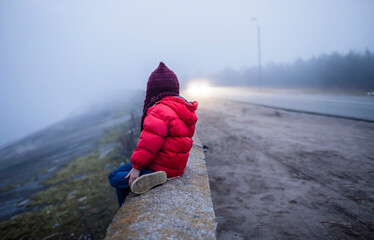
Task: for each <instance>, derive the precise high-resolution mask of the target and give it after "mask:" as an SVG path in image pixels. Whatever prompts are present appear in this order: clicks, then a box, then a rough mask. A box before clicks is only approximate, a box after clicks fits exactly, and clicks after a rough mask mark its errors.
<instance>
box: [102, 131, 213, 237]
mask: <svg viewBox="0 0 374 240" xmlns="http://www.w3.org/2000/svg"><path fill="white" fill-rule="evenodd" d="M216 226H217V224H216V220H215V215H214V210H213V204H212V199H211V196H210V188H209V181H208V174H207V169H206V163H205V157H204V151H203V146H202V145H201V143H200V141H199V139H198V138H197V137H194V145H193V147H192V149H191V151H190V157H189V159H188V163H187V167H186V171H185V172H184V174H183V176H181V177H180V178H177V179H173V180H170V181H167V182H166V183H165V184H163V185H161V186H158V187H155V188H153V189H152V190H150V191H149V192H147V193H145V194H142V195H135V194H130V195H129V196H128V197H127V199H126V201H125V203H124V204H123V205H122V207H121V208H120V210H119V211H118V212H117V214H116V215H115V217H114V218H113V221H112V223H111V224H110V226H109V228H108V229H107V233H106V237H105V239H106V240H111V239H216Z"/></svg>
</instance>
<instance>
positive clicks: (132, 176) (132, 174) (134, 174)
mask: <svg viewBox="0 0 374 240" xmlns="http://www.w3.org/2000/svg"><path fill="white" fill-rule="evenodd" d="M139 174H140V171H139V170H138V169H136V168H132V169H131V171H130V172H129V174H127V176H126V177H125V178H129V186H131V184H132V182H133V181H135V179H137V178H138V177H139Z"/></svg>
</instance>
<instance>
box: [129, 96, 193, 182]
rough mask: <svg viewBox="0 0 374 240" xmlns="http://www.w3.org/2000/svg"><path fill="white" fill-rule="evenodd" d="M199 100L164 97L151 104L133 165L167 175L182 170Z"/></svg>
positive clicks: (181, 171)
mask: <svg viewBox="0 0 374 240" xmlns="http://www.w3.org/2000/svg"><path fill="white" fill-rule="evenodd" d="M196 109H197V102H192V103H189V102H187V101H186V100H185V99H183V98H181V97H164V98H163V99H161V101H159V102H157V103H156V104H155V105H153V106H152V107H150V108H149V109H148V111H147V115H146V117H145V119H144V123H143V131H142V132H141V134H140V140H139V142H138V145H137V146H136V149H135V151H134V153H133V154H132V156H131V163H132V166H133V167H134V168H136V169H138V170H141V169H142V168H145V167H146V168H148V169H150V170H153V171H165V172H166V174H167V176H168V177H176V176H180V175H182V174H183V172H184V169H185V168H186V164H187V160H188V156H189V151H190V150H191V148H192V136H193V135H194V132H195V124H196V121H197V116H196V113H195V111H196Z"/></svg>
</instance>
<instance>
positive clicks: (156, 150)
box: [108, 62, 198, 207]
mask: <svg viewBox="0 0 374 240" xmlns="http://www.w3.org/2000/svg"><path fill="white" fill-rule="evenodd" d="M197 105H198V104H197V102H189V101H187V100H186V99H184V98H183V97H181V96H179V82H178V78H177V76H176V75H175V73H174V72H173V71H171V70H170V69H169V68H168V67H166V65H165V64H164V63H163V62H161V63H160V65H159V66H158V68H157V69H156V70H155V71H153V72H152V74H151V76H150V77H149V79H148V83H147V92H146V96H145V100H144V107H143V116H142V118H141V133H140V140H139V142H138V144H137V146H136V149H135V150H134V152H133V154H132V156H131V159H130V163H129V164H127V165H124V166H122V167H120V168H118V169H116V170H114V171H113V172H112V173H111V174H110V175H109V176H108V179H109V182H110V184H111V185H112V187H114V188H116V192H117V197H118V203H119V206H120V207H121V205H122V204H123V202H124V201H125V198H126V196H127V195H128V194H129V192H130V190H131V191H132V192H134V193H136V194H142V193H145V192H147V191H148V190H150V189H151V188H153V187H155V186H157V185H159V184H162V183H164V182H165V181H166V179H167V177H168V178H172V177H178V176H181V175H182V174H183V172H184V170H185V168H186V164H187V160H188V156H189V151H190V150H191V148H192V136H193V135H194V132H195V124H196V121H197V117H196V113H195V111H196V109H197ZM139 176H140V177H139Z"/></svg>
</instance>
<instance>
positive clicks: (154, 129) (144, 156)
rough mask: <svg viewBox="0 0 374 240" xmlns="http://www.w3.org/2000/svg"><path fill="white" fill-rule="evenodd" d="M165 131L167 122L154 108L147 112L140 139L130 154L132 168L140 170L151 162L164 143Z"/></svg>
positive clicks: (166, 130) (166, 131)
mask: <svg viewBox="0 0 374 240" xmlns="http://www.w3.org/2000/svg"><path fill="white" fill-rule="evenodd" d="M167 133H168V122H167V121H166V120H163V119H162V118H161V117H160V116H159V115H158V114H157V112H156V111H154V110H153V111H151V112H150V113H148V115H147V116H146V117H145V119H144V123H143V131H142V132H141V133H140V140H139V142H138V145H137V146H136V148H135V150H134V152H133V154H132V156H131V163H132V166H133V168H136V169H138V170H141V169H143V168H144V167H147V166H148V165H149V164H150V163H151V162H152V160H153V158H154V157H155V154H156V153H157V152H158V151H159V150H160V148H161V146H162V144H163V143H164V140H165V137H166V135H167Z"/></svg>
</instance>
